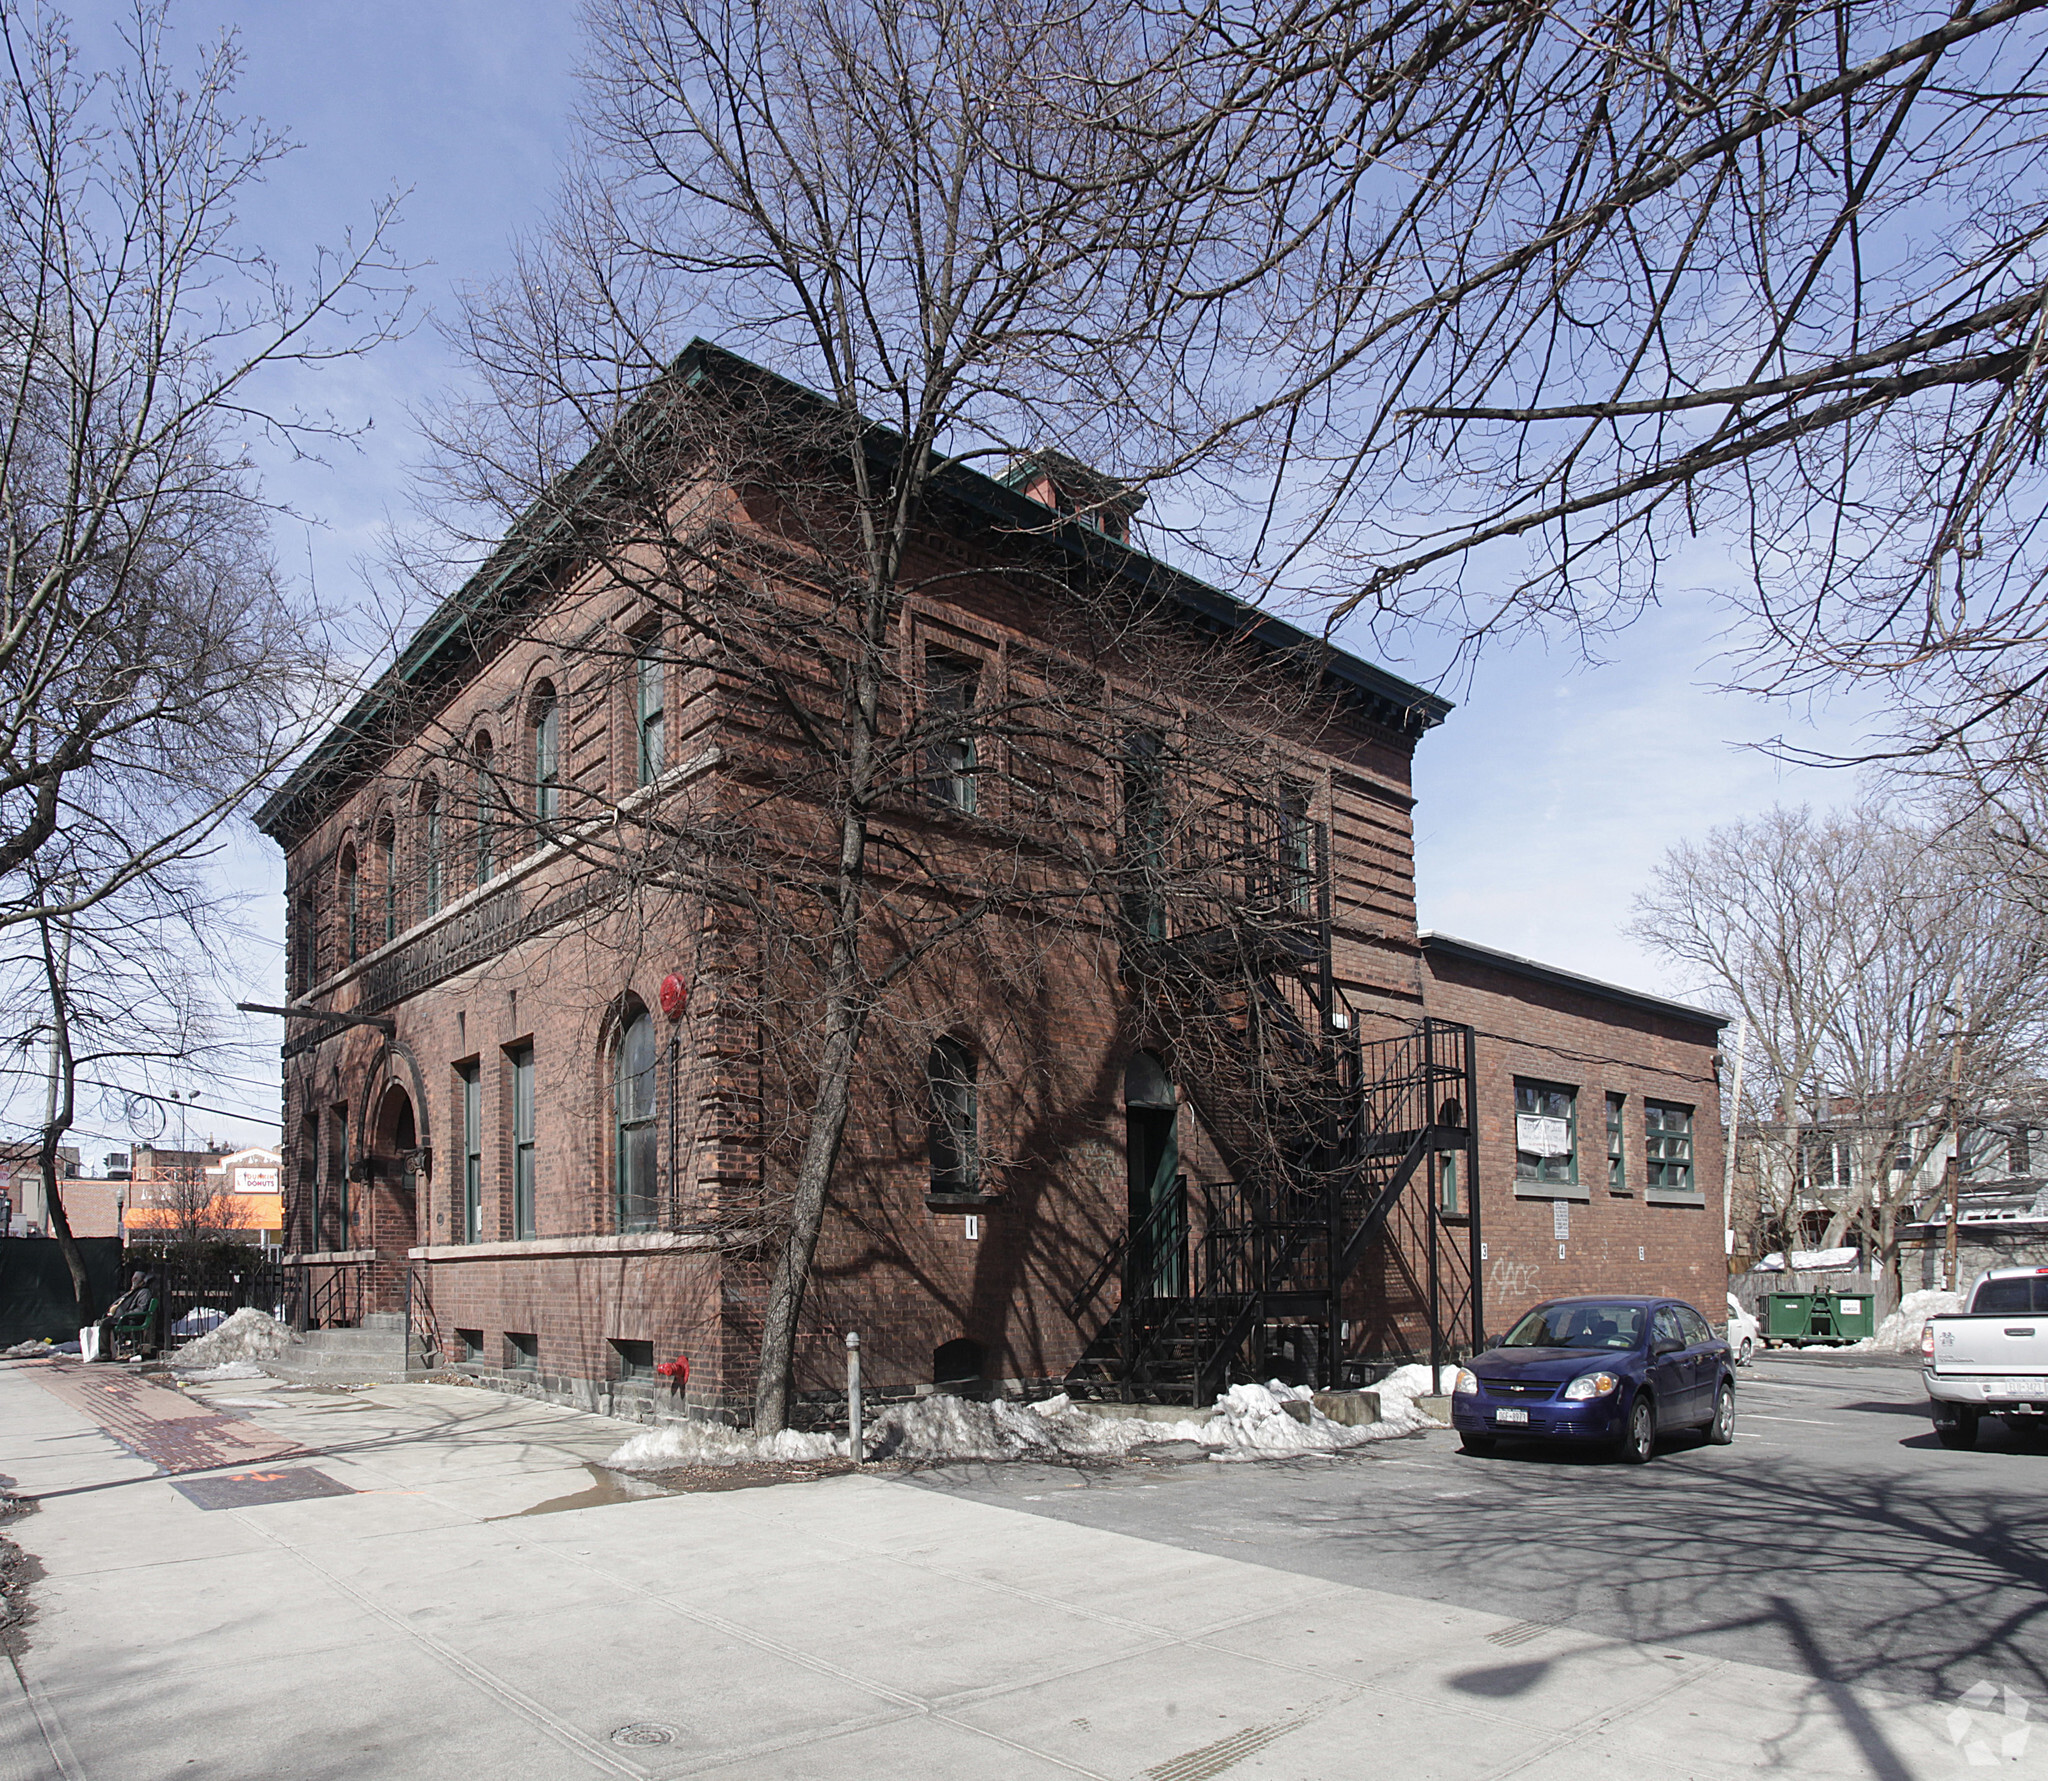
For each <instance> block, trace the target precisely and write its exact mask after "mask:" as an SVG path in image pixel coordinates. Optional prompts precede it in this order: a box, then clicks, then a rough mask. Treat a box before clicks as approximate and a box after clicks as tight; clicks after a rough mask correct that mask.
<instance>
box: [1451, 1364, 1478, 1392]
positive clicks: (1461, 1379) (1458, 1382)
mask: <svg viewBox="0 0 2048 1781" xmlns="http://www.w3.org/2000/svg"><path fill="white" fill-rule="evenodd" d="M1478 1389H1479V1375H1478V1374H1477V1373H1472V1372H1467V1371H1466V1369H1465V1368H1463V1367H1460V1368H1459V1369H1458V1376H1457V1378H1456V1379H1454V1380H1452V1381H1451V1395H1452V1396H1454V1397H1460V1398H1465V1397H1470V1396H1471V1395H1472V1394H1473V1393H1474V1392H1476V1391H1477V1390H1478Z"/></svg>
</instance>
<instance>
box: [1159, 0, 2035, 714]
mask: <svg viewBox="0 0 2048 1781" xmlns="http://www.w3.org/2000/svg"><path fill="white" fill-rule="evenodd" d="M1158 14H1159V16H1160V17H1161V18H1162V19H1173V20H1180V19H1182V18H1184V17H1185V16H1186V15H1185V14H1183V13H1181V12H1180V11H1179V10H1177V9H1174V8H1159V9H1158ZM2041 14H2042V7H2041V0H1997V3H1995V4H1991V5H1983V6H1978V5H1964V6H1958V7H1954V8H1950V7H1947V6H1906V7H1899V6H1894V5H1877V4H1871V3H1869V0H1831V3H1829V4H1826V5H1820V6H1793V7H1776V8H1766V7H1756V6H1748V5H1740V4H1720V3H1711V0H1703V3H1699V4H1691V5H1686V6H1682V7H1679V8H1677V9H1672V8H1661V9H1622V10H1619V11H1617V10H1615V9H1613V8H1595V7H1590V6H1575V5H1570V4H1547V5H1543V6H1537V7H1494V6H1483V5H1452V6H1450V7H1447V8H1430V9H1411V8H1407V7H1404V6H1402V5H1399V4H1389V5H1385V6H1374V7H1364V8H1361V7H1357V6H1345V7H1328V8H1312V7H1311V8H1302V7H1286V6H1276V7H1266V6H1261V5H1258V4H1255V3H1254V4H1244V5H1232V6H1224V5H1217V6H1214V7H1212V8H1210V9H1208V10H1207V11H1205V12H1204V13H1203V14H1202V21H1203V23H1204V25H1205V26H1207V27H1208V32H1207V34H1206V35H1205V34H1203V33H1189V34H1188V37H1187V39H1186V41H1185V46H1184V51H1183V53H1184V55H1185V56H1186V57H1187V58H1188V59H1189V60H1191V61H1193V62H1195V63H1197V64H1199V65H1200V66H1202V67H1203V68H1205V69H1211V70H1214V71H1215V72H1214V75H1213V78H1212V79H1211V80H1210V81H1209V82H1208V83H1207V84H1205V85H1203V86H1202V88H1201V91H1202V93H1203V95H1204V97H1205V98H1213V99H1216V100H1218V101H1219V105H1218V107H1217V108H1215V109H1209V108H1206V107H1196V108H1194V111H1193V112H1191V113H1190V115H1187V116H1184V117H1181V118H1178V119H1176V120H1175V127H1176V128H1177V129H1178V130H1179V131H1180V132H1181V135H1180V138H1179V139H1180V140H1181V141H1182V142H1183V143H1184V145H1185V146H1186V149H1187V159H1186V161H1185V162H1184V163H1182V166H1183V168H1184V169H1186V170H1190V171H1192V170H1194V169H1197V168H1201V167H1206V166H1209V165H1212V164H1215V163H1217V162H1228V164H1230V165H1231V166H1232V168H1233V170H1234V172H1235V174H1236V178H1237V184H1236V185H1235V186H1234V188H1233V189H1234V190H1236V191H1243V190H1246V189H1248V188H1250V187H1251V186H1253V185H1254V184H1257V183H1258V182H1260V181H1264V182H1265V184H1264V185H1263V186H1262V187H1261V189H1262V190H1263V191H1265V192H1268V193H1272V194H1284V197H1280V198H1278V199H1276V202H1275V207H1274V211H1273V213H1272V219H1271V220H1272V230H1271V234H1270V236H1269V237H1268V246H1267V248H1266V250H1265V251H1264V252H1263V253H1258V252H1253V251H1251V249H1250V244H1249V241H1248V239H1247V240H1246V241H1244V242H1242V243H1240V244H1239V245H1240V251H1239V252H1238V253H1237V254H1236V255H1235V256H1234V257H1233V258H1231V259H1230V261H1229V263H1228V271H1229V272H1230V273H1231V274H1232V275H1234V276H1236V277H1238V278H1240V279H1241V280H1242V282H1241V283H1240V284H1239V285H1238V286H1237V287H1236V289H1237V290H1238V292H1240V293H1241V294H1243V295H1246V296H1248V297H1250V296H1252V295H1253V294H1254V293H1255V301H1256V304H1257V306H1258V316H1257V319H1256V320H1255V321H1254V320H1250V319H1242V320H1240V322H1239V325H1238V327H1237V329H1236V331H1235V334H1234V338H1237V339H1240V340H1243V339H1256V340H1258V341H1259V342H1260V345H1261V354H1260V356H1259V358H1258V359H1257V360H1256V361H1255V362H1254V363H1252V364H1250V365H1248V366H1246V367H1245V368H1244V369H1243V370H1242V372H1241V374H1240V376H1239V377H1238V379H1237V381H1236V383H1235V386H1234V388H1235V391H1236V393H1237V395H1238V396H1239V397H1240V398H1242V403H1241V406H1240V407H1238V408H1237V410H1236V411H1235V412H1227V411H1226V410H1227V407H1228V405H1227V404H1220V403H1219V404H1218V405H1216V406H1214V407H1213V408H1212V412H1213V413H1214V414H1215V416H1216V418H1217V420H1218V422H1219V424H1220V425H1221V426H1222V427H1223V428H1224V429H1225V430H1227V431H1229V432H1230V433H1231V434H1232V436H1233V437H1234V438H1235V440H1236V442H1237V446H1238V453H1237V455H1234V456H1233V457H1232V458H1231V459H1230V460H1229V463H1230V465H1231V466H1232V468H1233V469H1234V470H1242V469H1243V468H1244V467H1245V465H1246V464H1247V463H1248V462H1253V461H1257V462H1262V463H1264V464H1265V465H1266V466H1267V467H1268V469H1269V472H1270V475H1269V477H1268V479H1267V480H1266V482H1265V483H1264V485H1263V486H1262V487H1260V488H1259V490H1258V492H1257V493H1256V494H1255V495H1254V496H1253V497H1252V498H1251V500H1250V502H1249V503H1248V506H1247V507H1240V508H1238V509H1236V514H1237V516H1238V518H1239V520H1240V521H1241V522H1242V523H1243V524H1245V526H1246V529H1245V530H1244V531H1242V532H1240V533H1239V534H1238V535H1237V537H1236V538H1235V539H1232V538H1229V537H1228V536H1227V535H1226V536H1223V537H1221V538H1219V540H1218V542H1219V546H1220V547H1222V548H1224V549H1225V551H1226V554H1229V552H1230V547H1231V546H1232V545H1235V546H1236V553H1237V554H1236V560H1237V561H1238V562H1239V563H1240V565H1241V566H1242V567H1243V568H1244V569H1245V570H1246V571H1247V572H1248V573H1250V574H1252V575H1254V576H1255V577H1257V578H1258V580H1259V582H1260V584H1261V585H1269V586H1274V587H1292V588H1294V589H1295V590H1297V591H1298V592H1301V593H1304V594H1306V595H1307V596H1309V597H1312V598H1315V599H1318V600H1320V601H1322V602H1324V603H1325V605H1326V607H1327V609H1328V610H1329V611H1330V612H1331V613H1332V615H1333V617H1334V616H1335V615H1341V614H1345V613H1350V612H1364V613H1366V614H1369V615H1372V616H1375V617H1377V618H1379V619H1381V620H1383V621H1387V622H1390V623H1391V622H1394V621H1398V620H1403V619H1411V618H1419V619H1424V620H1427V621H1429V622H1431V623H1435V624H1442V625H1447V626H1448V627H1449V628H1450V630H1451V632H1452V635H1453V636H1455V637H1458V638H1461V639H1463V640H1464V641H1466V642H1468V643H1472V642H1477V641H1478V640H1482V639H1484V638H1486V637H1488V636H1492V635H1495V634H1500V633H1506V632H1513V631H1515V630H1517V629H1522V628H1527V627H1545V628H1550V627H1555V628H1559V629H1562V630H1565V631H1566V632H1568V633H1576V634H1577V635H1579V636H1580V637H1582V638H1591V637H1597V636H1598V635H1599V634H1600V633H1601V632H1602V631H1604V630H1607V629H1609V628H1611V627H1614V626H1617V625H1621V624H1625V623H1626V622H1628V620H1630V619H1631V618H1632V617H1633V616H1634V615H1635V614H1636V613H1637V612H1639V611H1640V609H1641V606H1642V603H1643V602H1644V601H1645V600H1647V599H1650V598H1652V597H1655V596H1656V595H1658V594H1660V593H1661V594H1667V595H1668V594H1669V593H1671V592H1672V591H1673V589H1672V586H1671V581H1670V577H1671V574H1672V559H1673V556H1674V553H1676V552H1678V551H1680V550H1681V549H1685V548H1687V547H1688V546H1689V545H1690V544H1691V542H1692V541H1693V540H1695V539H1702V540H1705V541H1707V542H1708V543H1710V544H1712V545H1716V546H1719V547H1722V548H1723V549H1725V550H1726V552H1727V562H1728V566H1729V568H1730V569H1731V570H1732V571H1733V572H1734V573H1735V574H1736V575H1737V576H1738V578H1739V579H1740V581H1741V582H1743V583H1745V584H1746V592H1745V590H1744V588H1743V587H1737V588H1735V589H1732V590H1730V592H1731V593H1732V595H1733V597H1734V599H1735V602H1736V609H1737V612H1738V613H1739V614H1740V615H1741V617H1742V619H1743V620H1745V621H1746V622H1745V623H1744V624H1742V625H1741V626H1739V627H1738V628H1737V631H1736V647H1737V651H1738V655H1739V654H1740V652H1741V651H1742V650H1743V649H1744V648H1745V647H1746V648H1747V650H1748V654H1747V657H1746V660H1743V661H1741V662H1740V663H1739V665H1738V666H1737V668H1736V669H1735V670H1734V674H1735V677H1736V678H1737V679H1738V680H1739V681H1740V682H1741V683H1742V684H1744V685H1747V686H1749V687H1752V688H1757V689H1761V690H1767V691H1777V692H1784V691H1789V690H1793V689H1798V688H1802V687H1812V686H1815V685H1820V684H1827V683H1832V682H1837V681H1841V680H1844V679H1846V680H1852V681H1856V680H1868V681H1871V682H1874V683H1876V684H1878V685H1879V686H1880V687H1881V688H1882V689H1883V691H1884V692H1885V693H1887V694H1888V695H1891V696H1894V697H1896V698H1897V699H1898V700H1899V702H1900V704H1901V706H1902V717H1903V718H1904V720H1905V721H1906V722H1907V724H1908V725H1909V726H1910V725H1911V723H1912V722H1913V720H1914V719H1915V718H1916V717H1924V718H1925V720H1926V726H1925V727H1926V728H1927V729H1928V730H1929V731H1931V732H1932V734H1933V737H1939V736H1941V735H1946V734H1951V733H1953V732H1955V731H1957V730H1959V729H1968V728H1970V727H1972V726H1974V725H1976V724H1978V723H1980V722H1981V721H1983V720H1984V719H1985V718H1986V717H1987V716H1988V715H1990V714H1992V713H1994V712H1996V711H1997V710H1998V709H2000V708H2001V706H2002V704H2003V702H2004V701H2006V700H2008V699H2010V698H2012V697H2014V696H2019V695H2025V694H2031V693H2034V692H2037V691H2038V689H2039V687H2040V685H2041V680H2040V676H2041V673H2042V667H2041V663H2042V659H2043V655H2042V650H2043V644H2044V641H2048V618H2044V614H2048V606H2044V604H2043V602H2042V601H2041V599H2040V598H2039V597H2038V593H2037V589H2038V587H2039V584H2040V580H2041V576H2042V572H2043V569H2044V567H2048V564H2044V562H2043V559H2042V558H2041V555H2040V545H2039V539H2040V536H2041V525H2040V520H2041V514H2042V500H2043V493H2044V484H2043V481H2042V477H2041V474H2040V469H2039V464H2038V451H2039V441H2040V438H2041V436H2042V424H2043V416H2044V410H2043V407H2042V402H2043V393H2044V387H2048V386H2044V379H2043V377H2042V375H2041V371H2042V362H2043V361H2042V352H2043V343H2044V340H2048V283H2044V281H2043V279H2042V276H2041V272H2040V266H2039V242H2040V238H2041V233H2042V230H2043V227H2044V223H2048V208H2044V200H2043V191H2042V186H2041V181H2040V176H2039V171H2038V165H2039V118H2040V115H2041V106H2042V100H2043V98H2044V93H2043V89H2042V86H2041V81H2040V71H2041V61H2040V58H2041V54H2042V50H2043V47H2044V38H2043V35H2042V22H2041ZM1226 70H1235V71H1236V72H1237V74H1238V79H1237V81H1236V83H1235V84H1232V82H1231V80H1230V78H1229V76H1228V75H1227V74H1226V72H1225V71H1226ZM1176 288H1177V289H1178V290H1180V291H1181V292H1182V293H1184V294H1188V295H1199V296H1200V297H1201V298H1202V299H1203V300H1205V301H1207V300H1211V299H1213V300H1216V301H1218V302H1220V303H1224V304H1225V306H1226V307H1228V308H1230V310H1231V313H1232V315H1233V316H1240V314H1241V312H1240V310H1239V308H1238V307H1237V306H1236V304H1235V303H1234V301H1232V300H1230V299H1229V298H1228V297H1227V296H1226V292H1225V289H1224V286H1223V285H1222V284H1220V283H1217V284H1210V285H1204V284H1203V282H1202V278H1201V271H1200V269H1193V270H1191V272H1190V275H1189V276H1188V277H1186V278H1184V279H1183V280H1181V281H1180V283H1179V284H1178V285H1177V287H1176ZM1207 443H1208V442H1206V441H1205V442H1203V447H1202V449H1205V448H1206V445H1207ZM1189 461H1190V463H1192V462H1193V461H1194V460H1193V458H1191V459H1190V460H1189ZM1238 492H1240V493H1242V488H1241V486H1240V488H1239V491H1238ZM1930 739H1931V738H1930V737H1928V736H1921V737H1919V738H1917V739H1916V743H1915V744H1914V745H1924V744H1925V743H1926V742H1927V741H1928V740H1930Z"/></svg>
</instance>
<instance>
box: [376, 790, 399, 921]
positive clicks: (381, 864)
mask: <svg viewBox="0 0 2048 1781" xmlns="http://www.w3.org/2000/svg"><path fill="white" fill-rule="evenodd" d="M377 889H378V892H379V896H380V900H381V902H382V904H383V917H384V919H383V922H382V924H381V933H380V935H379V938H378V941H377V944H378V945H379V946H388V945H390V944H391V942H392V941H394V940H396V939H397V938H398V929H399V925H400V924H399V920H398V825H397V823H395V822H394V821H392V819H391V818H390V817H388V816H387V817H385V819H384V820H383V821H382V822H380V823H379V824H378V825H377Z"/></svg>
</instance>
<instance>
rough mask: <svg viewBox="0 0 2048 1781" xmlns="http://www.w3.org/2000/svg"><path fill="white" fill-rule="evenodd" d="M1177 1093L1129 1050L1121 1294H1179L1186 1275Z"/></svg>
mask: <svg viewBox="0 0 2048 1781" xmlns="http://www.w3.org/2000/svg"><path fill="white" fill-rule="evenodd" d="M1179 1121H1180V1096H1179V1094H1178V1093H1177V1092H1176V1090H1175V1089H1174V1086H1173V1078H1172V1077H1171V1076H1169V1075H1168V1074H1167V1072H1166V1065H1165V1064H1164V1063H1163V1062H1162V1061H1161V1060H1160V1059H1159V1058H1158V1057H1157V1056H1156V1055H1155V1054H1153V1053H1152V1052H1149V1051H1139V1052H1134V1053H1133V1054H1132V1056H1131V1061H1130V1063H1129V1064H1128V1065H1126V1066H1125V1069H1124V1158H1125V1167H1126V1169H1127V1172H1128V1179H1129V1186H1130V1233H1131V1243H1130V1250H1129V1258H1128V1261H1127V1262H1126V1271H1125V1280H1124V1290H1125V1293H1126V1296H1135V1297H1138V1298H1153V1299H1167V1298H1173V1299H1177V1298H1181V1297H1184V1296H1185V1295H1186V1293H1187V1279H1188V1189H1187V1181H1186V1178H1185V1177H1184V1176H1182V1174H1181V1172H1180V1136H1179V1129H1178V1128H1179Z"/></svg>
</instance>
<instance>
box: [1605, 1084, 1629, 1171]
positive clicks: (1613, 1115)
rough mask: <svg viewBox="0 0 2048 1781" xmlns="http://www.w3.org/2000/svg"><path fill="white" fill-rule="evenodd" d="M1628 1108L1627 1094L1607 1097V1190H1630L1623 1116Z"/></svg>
mask: <svg viewBox="0 0 2048 1781" xmlns="http://www.w3.org/2000/svg"><path fill="white" fill-rule="evenodd" d="M1627 1110H1628V1096H1627V1095H1609V1096H1608V1097H1607V1191H1608V1192H1609V1193H1611V1194H1625V1193H1627V1192H1628V1148H1627V1146H1626V1144H1625V1143H1624V1142H1623V1139H1622V1118H1623V1116H1624V1115H1625V1114H1626V1112H1627Z"/></svg>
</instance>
